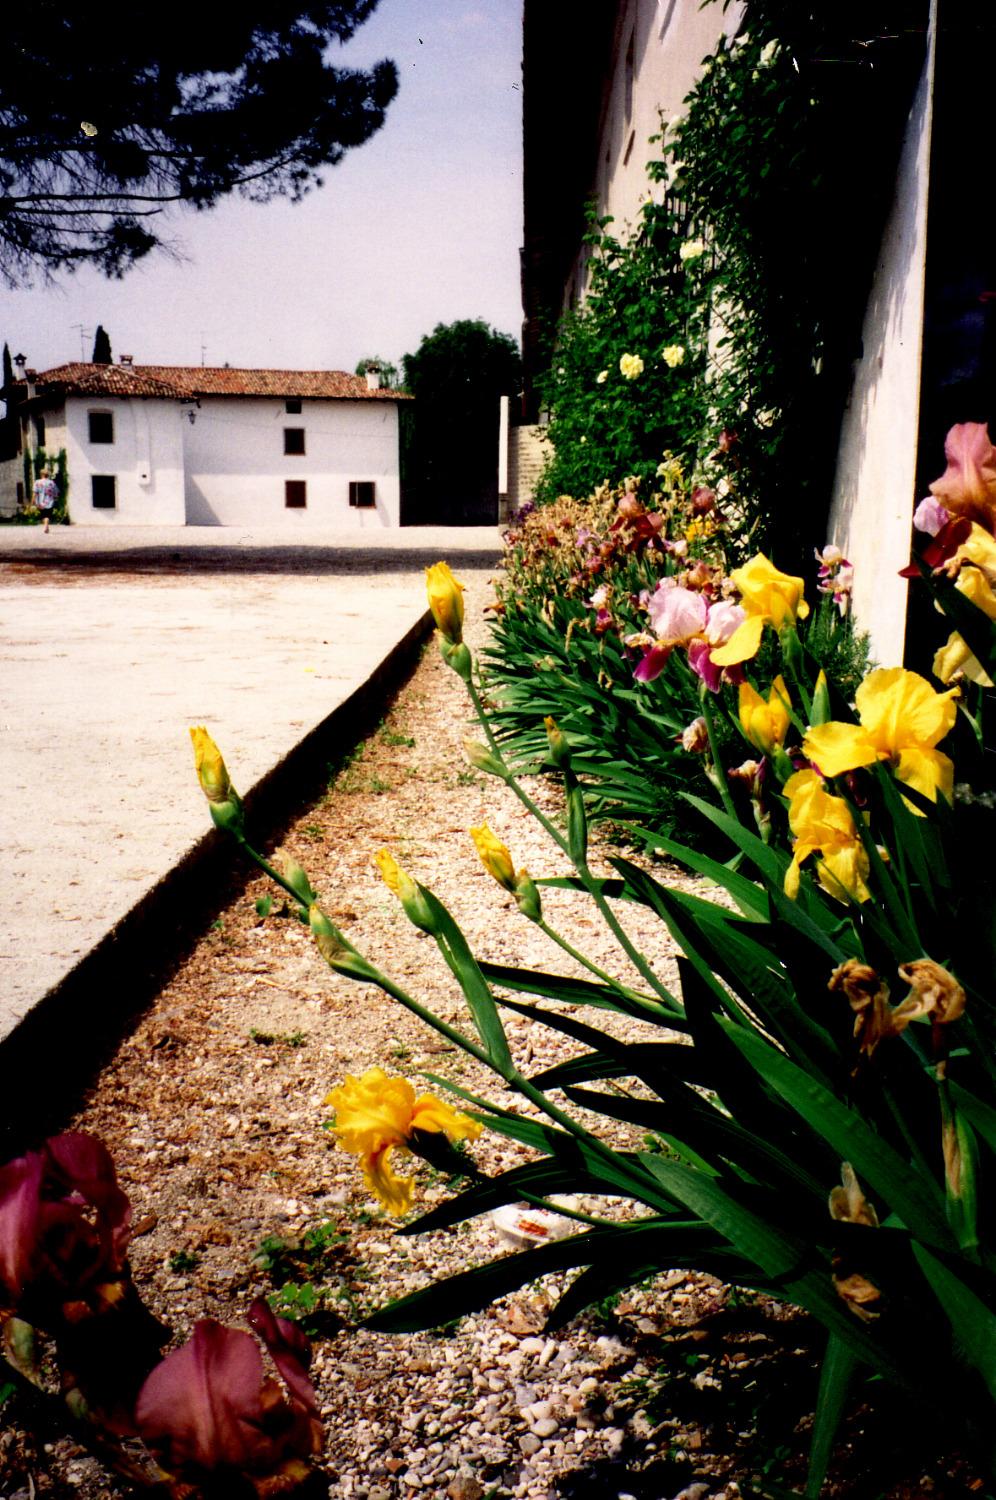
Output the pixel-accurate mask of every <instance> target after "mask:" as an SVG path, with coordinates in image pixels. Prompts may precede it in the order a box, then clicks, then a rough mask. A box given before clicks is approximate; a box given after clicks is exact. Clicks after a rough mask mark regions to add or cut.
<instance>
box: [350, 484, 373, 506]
mask: <svg viewBox="0 0 996 1500" xmlns="http://www.w3.org/2000/svg"><path fill="white" fill-rule="evenodd" d="M376 500H377V495H376V487H375V485H374V482H373V480H372V479H351V480H350V481H349V503H350V505H352V506H355V507H356V508H357V509H358V510H372V509H373V507H374V505H375V504H376Z"/></svg>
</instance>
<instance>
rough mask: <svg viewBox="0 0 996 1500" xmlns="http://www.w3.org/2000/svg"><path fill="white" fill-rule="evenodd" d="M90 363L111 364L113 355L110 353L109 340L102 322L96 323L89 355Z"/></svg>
mask: <svg viewBox="0 0 996 1500" xmlns="http://www.w3.org/2000/svg"><path fill="white" fill-rule="evenodd" d="M90 360H91V363H93V364H95V365H112V364H113V363H114V355H113V354H112V353H111V340H110V338H109V337H108V334H107V330H106V329H105V328H104V325H103V323H98V324H97V332H96V334H95V335H94V340H93V353H92V354H91V356H90Z"/></svg>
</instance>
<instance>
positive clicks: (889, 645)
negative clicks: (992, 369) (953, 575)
mask: <svg viewBox="0 0 996 1500" xmlns="http://www.w3.org/2000/svg"><path fill="white" fill-rule="evenodd" d="M931 35H933V27H932V29H931ZM932 88H933V42H932V41H931V44H930V47H929V48H928V54H927V60H926V62H925V64H924V70H923V75H922V77H921V79H920V86H919V88H918V90H917V95H916V99H915V100H914V103H913V108H912V110H911V112H910V118H909V122H908V124H907V129H906V139H905V143H904V146H903V155H902V161H901V163H900V168H899V173H898V176H897V180H896V194H895V200H894V203H893V207H892V212H891V215H890V219H889V222H888V225H887V227H886V232H885V235H884V237H883V241H882V250H881V254H880V257H879V263H878V269H877V273H876V276H875V281H874V283H873V286H872V291H871V296H870V298H869V301H868V308H867V312H866V314H865V323H864V329H863V332H862V346H863V347H862V357H861V359H860V360H859V361H858V362H857V363H856V365H855V367H854V382H853V386H852V389H851V396H850V400H849V402H848V407H847V411H846V413H845V416H844V422H843V427H842V430H841V443H840V449H839V453H838V460H837V473H836V477H835V481H834V490H833V500H832V504H831V511H830V527H829V531H828V534H827V539H828V541H832V542H836V543H837V545H838V546H839V547H842V548H843V549H844V552H845V554H846V556H847V557H848V558H850V560H851V561H852V562H853V563H854V564H855V575H854V595H853V603H854V615H855V619H856V620H857V622H858V624H859V625H860V626H861V628H862V629H863V630H867V631H868V633H869V634H870V636H871V642H872V654H873V656H874V657H875V660H876V661H877V662H878V663H879V664H880V665H881V666H897V665H899V664H900V663H901V662H902V659H903V645H904V639H905V634H906V600H907V588H908V585H907V583H906V580H905V579H902V578H900V577H899V576H898V574H899V569H900V568H902V567H904V566H905V565H906V563H908V562H909V556H910V536H911V525H912V516H913V507H914V505H915V503H916V500H917V498H918V497H917V496H916V495H915V494H914V483H915V476H916V448H917V430H918V425H919V397H920V357H921V347H922V338H923V298H924V271H925V264H926V249H927V178H928V166H929V153H930V127H931V93H932Z"/></svg>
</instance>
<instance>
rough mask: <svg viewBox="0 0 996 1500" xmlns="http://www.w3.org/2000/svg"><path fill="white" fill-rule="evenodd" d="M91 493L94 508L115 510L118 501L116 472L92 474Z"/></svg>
mask: <svg viewBox="0 0 996 1500" xmlns="http://www.w3.org/2000/svg"><path fill="white" fill-rule="evenodd" d="M90 495H91V499H92V500H93V508H94V510H115V509H116V508H117V503H118V480H117V475H116V474H91V476H90Z"/></svg>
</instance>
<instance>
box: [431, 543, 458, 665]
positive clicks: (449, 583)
mask: <svg viewBox="0 0 996 1500" xmlns="http://www.w3.org/2000/svg"><path fill="white" fill-rule="evenodd" d="M425 586H426V592H427V594H428V596H429V608H430V610H431V611H432V618H433V619H434V620H435V622H436V628H437V630H438V631H439V633H440V635H442V636H443V637H444V638H445V639H446V640H447V641H449V643H450V645H452V646H458V645H459V644H460V642H461V641H462V640H463V584H462V583H457V581H456V579H455V578H454V577H453V574H452V573H451V572H450V569H449V564H448V563H444V562H438V563H434V564H433V565H432V567H431V568H426V570H425Z"/></svg>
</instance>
